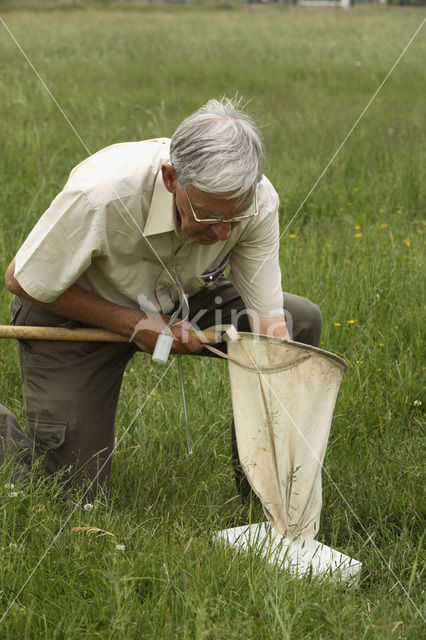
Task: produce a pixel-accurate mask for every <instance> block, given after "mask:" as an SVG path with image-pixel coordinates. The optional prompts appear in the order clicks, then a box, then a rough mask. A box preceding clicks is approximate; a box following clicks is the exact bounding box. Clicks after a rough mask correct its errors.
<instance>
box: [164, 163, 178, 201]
mask: <svg viewBox="0 0 426 640" xmlns="http://www.w3.org/2000/svg"><path fill="white" fill-rule="evenodd" d="M161 174H162V176H163V182H164V186H165V187H166V189H167V191H170V193H173V194H174V193H176V182H177V173H176V169H175V167H174V166H173V165H172V164H162V165H161Z"/></svg>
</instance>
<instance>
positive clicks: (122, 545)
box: [115, 544, 126, 551]
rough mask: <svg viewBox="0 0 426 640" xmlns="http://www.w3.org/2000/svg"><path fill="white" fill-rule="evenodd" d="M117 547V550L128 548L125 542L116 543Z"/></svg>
mask: <svg viewBox="0 0 426 640" xmlns="http://www.w3.org/2000/svg"><path fill="white" fill-rule="evenodd" d="M115 548H116V549H117V551H125V550H126V545H125V544H116V545H115Z"/></svg>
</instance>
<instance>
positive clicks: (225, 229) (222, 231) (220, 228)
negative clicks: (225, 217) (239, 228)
mask: <svg viewBox="0 0 426 640" xmlns="http://www.w3.org/2000/svg"><path fill="white" fill-rule="evenodd" d="M210 229H211V230H212V231H213V233H214V235H215V236H216V238H217V239H218V240H227V239H228V237H229V234H230V233H231V223H230V222H218V223H217V224H212V225H211V226H210Z"/></svg>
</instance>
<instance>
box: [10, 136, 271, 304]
mask: <svg viewBox="0 0 426 640" xmlns="http://www.w3.org/2000/svg"><path fill="white" fill-rule="evenodd" d="M169 145H170V140H169V139H167V138H159V139H158V140H147V141H142V142H124V143H122V144H115V145H112V146H110V147H107V148H106V149H102V150H101V151H98V152H97V153H95V154H94V155H93V156H90V157H89V158H87V159H86V160H84V161H83V162H81V163H80V164H79V165H78V166H77V167H75V168H74V169H73V170H72V171H71V174H70V176H69V179H68V182H67V183H66V185H65V187H64V189H63V190H62V191H61V193H59V195H58V196H57V197H56V198H55V199H54V200H53V202H52V203H51V205H50V207H49V208H48V210H47V211H46V212H45V213H44V214H43V215H42V217H41V218H40V220H39V221H38V222H37V224H36V225H35V227H34V229H33V230H32V231H31V233H30V235H29V236H28V238H27V239H26V240H25V242H24V244H23V245H22V247H21V248H20V249H19V251H18V253H17V256H16V266H15V278H16V279H17V280H18V282H19V284H20V285H21V287H22V288H23V289H24V290H25V291H26V292H27V293H28V294H29V295H31V296H32V297H33V298H36V299H37V300H40V301H41V302H53V301H54V300H56V298H58V297H59V296H60V295H61V294H62V293H63V292H64V291H65V290H66V289H68V288H69V287H70V286H71V285H72V284H76V285H77V286H79V287H81V288H82V289H84V290H85V291H88V292H90V293H93V294H96V295H98V296H101V297H102V298H104V299H106V300H109V301H110V302H114V303H116V304H119V305H123V306H127V307H131V308H135V309H136V308H140V309H142V310H144V311H154V312H161V313H169V312H170V311H171V310H172V308H173V306H174V304H175V302H176V301H177V299H178V292H177V289H176V286H175V285H174V282H173V280H172V278H171V275H170V271H175V273H176V274H177V276H178V278H179V279H180V281H181V283H182V285H183V288H184V290H185V292H186V293H187V294H188V295H189V296H191V295H193V294H194V293H196V292H198V291H199V290H200V289H202V288H203V287H204V286H205V284H204V282H203V281H202V280H201V278H200V277H199V276H200V274H202V273H204V272H205V271H208V270H213V269H214V268H216V267H217V266H218V265H219V264H220V263H221V262H222V260H223V259H224V257H225V256H226V255H227V254H228V252H229V251H230V250H231V249H232V253H231V263H230V264H231V271H230V274H229V276H228V277H229V279H230V280H231V282H232V283H233V284H234V285H235V287H236V288H237V290H238V292H239V293H240V295H241V297H242V298H243V300H244V302H245V304H246V307H247V308H248V309H250V310H252V311H254V312H255V313H257V314H258V315H260V316H276V315H279V314H280V313H282V288H281V272H280V268H279V261H278V245H279V226H278V196H277V194H276V192H275V190H274V188H273V187H272V185H271V183H270V182H269V181H268V180H267V178H266V177H263V179H262V180H261V182H260V183H259V185H258V187H257V198H258V206H259V214H258V216H256V217H255V218H253V219H249V220H247V221H242V222H241V223H240V224H239V225H237V226H236V227H235V228H234V229H233V230H232V231H231V233H230V235H229V238H228V239H227V240H226V241H224V242H220V241H218V242H217V243H215V244H213V245H207V246H203V245H199V244H197V243H196V242H194V241H193V240H191V239H190V238H188V237H186V236H185V235H184V234H183V233H182V232H181V231H180V228H179V222H178V216H177V212H176V208H175V204H174V198H173V195H172V194H171V193H169V192H168V191H167V189H166V188H165V186H164V184H163V180H162V175H161V165H162V164H163V163H164V162H168V161H169ZM262 263H263V264H262ZM261 265H262V266H261ZM259 267H261V268H260V270H259Z"/></svg>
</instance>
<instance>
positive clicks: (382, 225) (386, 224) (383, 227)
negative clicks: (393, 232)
mask: <svg viewBox="0 0 426 640" xmlns="http://www.w3.org/2000/svg"><path fill="white" fill-rule="evenodd" d="M380 226H381V227H382V229H387V226H388V223H387V222H383V224H381V225H380Z"/></svg>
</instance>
